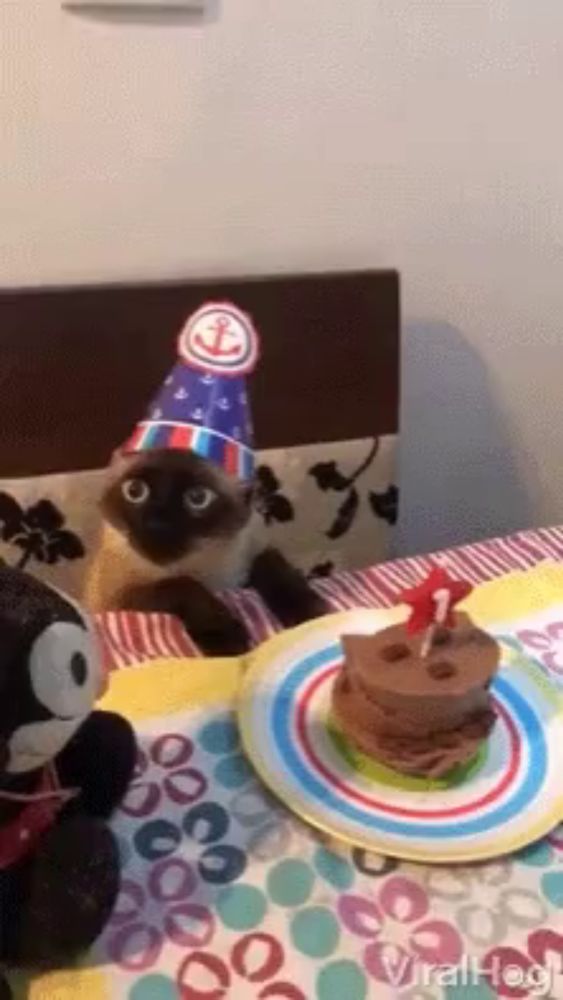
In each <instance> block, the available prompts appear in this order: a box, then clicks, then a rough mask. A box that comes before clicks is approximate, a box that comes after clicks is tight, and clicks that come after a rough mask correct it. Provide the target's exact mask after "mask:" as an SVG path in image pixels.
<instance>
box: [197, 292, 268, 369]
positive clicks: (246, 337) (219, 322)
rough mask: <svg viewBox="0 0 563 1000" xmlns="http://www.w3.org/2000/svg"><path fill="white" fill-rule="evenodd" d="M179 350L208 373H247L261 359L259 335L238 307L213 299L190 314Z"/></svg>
mask: <svg viewBox="0 0 563 1000" xmlns="http://www.w3.org/2000/svg"><path fill="white" fill-rule="evenodd" d="M178 349H179V353H180V357H181V358H183V360H184V361H185V362H186V363H187V364H189V365H190V366H191V367H192V368H196V369H200V370H203V371H205V372H206V373H208V374H217V375H230V376H236V375H247V374H248V373H249V372H251V371H252V370H253V368H254V366H255V365H256V362H257V361H258V353H259V347H258V335H257V333H256V330H255V329H254V326H253V325H252V322H251V320H250V318H249V317H248V316H246V314H245V313H243V312H241V310H240V309H237V308H236V306H233V305H231V304H230V303H214V302H210V303H209V304H207V305H205V306H202V307H201V309H198V311H197V312H196V313H194V315H193V316H191V317H190V319H189V320H188V322H187V323H186V325H185V327H184V329H183V330H182V332H181V334H180V338H179V341H178Z"/></svg>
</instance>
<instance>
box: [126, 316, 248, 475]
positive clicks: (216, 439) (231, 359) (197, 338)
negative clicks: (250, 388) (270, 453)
mask: <svg viewBox="0 0 563 1000" xmlns="http://www.w3.org/2000/svg"><path fill="white" fill-rule="evenodd" d="M258 356H259V340H258V334H257V333H256V330H255V329H254V326H253V324H252V321H251V320H250V318H249V317H248V316H247V315H246V314H245V313H243V312H241V310H240V309H238V308H237V307H236V306H234V305H232V304H231V303H228V302H209V303H206V305H203V306H202V307H201V308H200V309H198V310H197V312H195V313H194V314H193V315H192V316H190V318H189V319H188V321H187V322H186V324H185V326H184V328H183V330H182V332H181V333H180V336H179V338H178V360H177V362H176V364H175V366H174V368H173V369H172V371H171V373H170V375H169V376H168V378H167V379H166V380H165V382H164V385H163V386H162V388H161V389H160V391H159V393H158V394H157V396H156V397H155V398H154V399H153V401H152V403H151V405H150V407H149V411H148V414H147V416H146V417H145V418H144V419H143V420H142V421H141V422H140V423H139V424H137V427H136V428H135V430H134V432H133V434H132V436H131V438H130V439H129V440H128V441H127V443H126V444H125V445H124V448H123V452H124V453H126V454H130V453H135V452H143V451H149V450H150V451H152V450H155V449H160V448H177V449H180V450H187V451H193V452H195V453H196V454H197V455H200V456H201V457H202V458H206V459H208V460H209V461H211V462H214V463H215V464H216V465H219V466H220V467H221V468H222V469H223V470H224V471H225V472H226V473H228V474H229V475H233V476H237V477H238V478H239V479H242V480H248V479H251V478H252V475H253V472H254V450H253V432H252V421H251V417H250V407H249V401H248V395H247V390H246V379H245V376H246V375H248V374H250V372H251V371H252V370H253V368H254V367H255V365H256V362H257V361H258Z"/></svg>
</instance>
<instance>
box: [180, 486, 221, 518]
mask: <svg viewBox="0 0 563 1000" xmlns="http://www.w3.org/2000/svg"><path fill="white" fill-rule="evenodd" d="M215 497H216V493H215V492H214V491H213V490H210V489H209V488H208V487H206V486H192V487H190V489H189V490H186V492H185V493H184V503H185V505H186V507H187V508H188V510H190V511H191V512H192V514H202V513H203V511H205V510H207V508H208V507H210V506H211V504H212V503H213V501H214V500H215Z"/></svg>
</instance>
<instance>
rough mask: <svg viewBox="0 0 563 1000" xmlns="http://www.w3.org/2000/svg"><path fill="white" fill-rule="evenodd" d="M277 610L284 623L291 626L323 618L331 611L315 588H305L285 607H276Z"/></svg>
mask: <svg viewBox="0 0 563 1000" xmlns="http://www.w3.org/2000/svg"><path fill="white" fill-rule="evenodd" d="M276 612H277V615H278V618H279V619H280V621H281V623H282V625H284V626H285V628H291V627H293V626H294V625H302V624H303V622H308V621H311V620H312V619H313V618H322V616H323V615H327V614H328V613H329V607H328V605H327V604H326V603H325V601H324V600H323V598H322V597H320V595H319V594H316V593H315V592H314V591H313V590H303V591H302V592H301V593H300V594H299V595H298V597H297V598H296V599H295V600H294V601H292V602H289V601H286V602H285V603H284V605H283V607H279V608H276Z"/></svg>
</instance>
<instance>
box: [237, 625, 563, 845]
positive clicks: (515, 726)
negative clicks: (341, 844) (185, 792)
mask: <svg viewBox="0 0 563 1000" xmlns="http://www.w3.org/2000/svg"><path fill="white" fill-rule="evenodd" d="M391 620H393V617H392V615H390V613H389V612H377V611H354V612H350V613H349V614H346V615H335V616H333V617H330V618H325V619H322V620H321V621H319V622H316V623H314V625H307V626H303V627H302V628H299V629H296V630H294V631H292V632H287V633H285V634H283V635H282V636H279V637H277V638H275V639H273V640H271V641H270V642H268V643H266V644H265V645H264V646H263V647H262V648H261V649H260V650H259V651H258V653H257V654H256V656H255V658H254V660H253V661H252V665H251V667H250V669H249V671H248V673H247V675H246V677H245V681H244V683H243V686H242V689H241V695H240V702H239V722H240V727H241V732H242V739H243V742H244V746H245V749H246V752H247V754H248V756H249V757H250V759H251V760H252V762H253V764H254V766H255V767H256V770H257V771H258V773H259V775H260V776H261V777H262V779H263V781H264V782H265V783H266V784H267V785H268V786H269V787H270V789H271V790H272V791H273V792H274V793H275V794H276V795H277V796H278V797H279V798H280V799H282V801H283V802H284V803H285V804H286V805H287V806H288V807H289V808H290V809H291V810H292V811H293V812H294V813H296V814H297V815H298V816H299V817H301V818H302V819H304V820H306V821H307V822H309V823H311V824H312V825H313V826H315V827H317V828H319V829H321V830H322V831H324V832H325V833H327V834H329V835H331V836H334V837H336V838H338V839H340V840H343V841H346V842H348V843H350V844H353V845H356V846H359V847H364V848H367V849H368V850H375V851H380V852H381V853H384V854H388V855H394V856H395V857H399V858H404V859H408V860H412V861H424V862H432V863H440V862H444V863H452V862H460V861H474V860H479V859H486V858H492V857H495V856H497V855H500V854H505V853H508V852H510V851H513V850H516V849H518V848H521V847H523V846H524V845H526V844H528V843H530V842H531V841H533V840H536V839H538V838H539V837H541V836H543V835H544V834H546V833H547V832H548V831H549V830H550V829H551V828H552V827H554V826H556V825H557V824H558V823H559V822H560V821H561V820H562V819H563V783H562V781H561V774H562V773H563V716H562V713H561V701H560V698H559V695H558V694H557V692H556V691H555V689H554V688H553V687H552V685H551V684H550V682H549V681H548V679H547V678H546V677H545V675H544V674H543V673H542V672H541V671H540V669H539V668H538V667H537V666H535V665H534V664H533V663H528V662H526V661H525V660H524V659H523V658H522V657H514V658H513V659H512V660H511V661H510V662H509V661H508V660H506V661H503V664H502V666H501V670H500V671H499V674H498V676H497V678H496V680H495V682H494V684H493V688H492V692H493V696H494V699H495V703H496V707H497V711H498V722H497V724H496V726H495V728H494V730H493V733H492V735H491V737H490V739H489V740H488V741H487V743H486V744H484V745H483V748H482V750H481V752H480V753H479V754H478V756H477V757H476V759H475V760H474V761H472V762H471V764H470V765H468V766H466V767H465V768H463V769H458V770H457V771H456V772H454V773H452V774H451V775H450V776H448V778H447V779H443V780H441V781H430V780H425V779H418V778H407V777H405V776H401V775H399V774H397V773H396V772H394V771H391V770H389V769H388V768H385V767H383V766H381V765H378V764H376V763H375V762H373V761H372V760H370V759H368V758H366V757H364V756H363V755H361V754H359V753H357V752H355V751H354V750H353V749H352V748H351V747H350V746H349V744H347V742H346V740H345V738H344V737H343V736H342V734H341V733H340V732H339V731H338V730H337V728H336V727H335V725H334V722H333V720H332V718H331V712H330V705H331V691H332V685H333V682H334V678H335V676H336V674H337V672H338V670H339V668H340V666H341V663H342V649H341V644H340V636H341V635H342V634H344V633H347V632H349V633H350V632H351V633H370V632H374V631H375V630H376V629H378V628H382V627H384V626H385V625H387V624H389V622H390V621H391ZM508 655H509V654H507V656H508Z"/></svg>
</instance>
